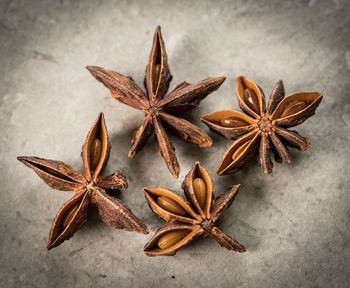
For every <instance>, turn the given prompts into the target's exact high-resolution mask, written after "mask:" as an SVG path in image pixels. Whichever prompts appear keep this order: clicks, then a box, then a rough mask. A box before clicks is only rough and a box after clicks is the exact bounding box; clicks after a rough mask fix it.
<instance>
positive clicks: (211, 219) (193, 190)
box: [144, 162, 245, 256]
mask: <svg viewBox="0 0 350 288" xmlns="http://www.w3.org/2000/svg"><path fill="white" fill-rule="evenodd" d="M239 186H240V185H233V186H232V187H231V188H230V189H229V190H227V191H226V192H224V193H222V194H221V195H219V196H218V197H216V198H215V200H213V198H214V187H213V183H212V179H211V177H210V175H209V173H208V172H207V171H206V170H205V169H204V168H203V167H202V166H201V165H200V164H199V162H196V164H195V165H194V167H193V168H192V169H191V171H190V172H189V173H188V174H187V175H186V177H185V180H184V181H183V183H182V188H183V189H184V191H185V195H186V198H187V199H188V201H189V202H187V201H186V200H185V199H183V198H182V197H180V196H179V195H177V194H176V193H175V192H173V191H171V190H169V189H166V188H160V187H157V188H145V189H144V192H145V196H146V199H147V201H148V204H149V206H150V208H151V209H152V211H153V212H154V213H155V214H156V215H157V216H159V217H160V218H163V219H164V220H165V221H167V222H168V223H169V224H166V225H165V226H163V227H162V228H160V229H159V230H158V231H157V232H156V233H155V234H154V236H153V237H152V238H151V239H150V240H149V242H148V243H147V244H146V245H145V248H144V251H145V253H146V254H147V255H148V256H161V255H167V256H171V255H174V254H175V253H176V252H177V250H179V249H180V248H182V247H183V246H185V245H187V244H188V243H189V242H191V241H192V240H193V239H194V238H195V237H197V236H200V235H204V236H212V237H214V238H215V239H216V240H217V241H218V242H219V244H220V245H221V246H223V247H225V248H227V249H228V250H234V251H237V252H244V251H245V247H244V246H243V245H242V244H240V243H238V242H237V241H236V240H234V239H233V238H232V237H230V236H229V235H227V234H225V233H224V232H222V231H221V230H220V229H219V228H218V227H217V226H215V222H216V221H217V220H218V218H219V216H220V215H221V213H222V212H223V211H224V210H225V209H226V208H228V207H229V206H230V205H231V204H232V201H233V199H234V197H235V196H236V194H237V191H238V189H239Z"/></svg>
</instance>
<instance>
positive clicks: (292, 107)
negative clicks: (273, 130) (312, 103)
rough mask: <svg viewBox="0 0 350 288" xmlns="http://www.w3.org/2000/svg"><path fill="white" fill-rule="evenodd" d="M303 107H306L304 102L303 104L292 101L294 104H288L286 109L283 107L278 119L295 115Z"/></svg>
mask: <svg viewBox="0 0 350 288" xmlns="http://www.w3.org/2000/svg"><path fill="white" fill-rule="evenodd" d="M305 107H306V104H305V102H303V101H294V102H292V103H290V104H289V105H287V107H285V108H284V109H283V112H282V114H281V117H280V118H283V117H287V116H290V115H292V114H295V113H297V112H299V111H301V110H303V109H304V108H305Z"/></svg>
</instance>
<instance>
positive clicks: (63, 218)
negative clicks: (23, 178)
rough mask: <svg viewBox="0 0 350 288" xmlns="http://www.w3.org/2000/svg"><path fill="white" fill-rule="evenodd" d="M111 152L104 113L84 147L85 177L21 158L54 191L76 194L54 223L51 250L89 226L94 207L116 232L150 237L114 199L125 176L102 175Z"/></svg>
mask: <svg viewBox="0 0 350 288" xmlns="http://www.w3.org/2000/svg"><path fill="white" fill-rule="evenodd" d="M110 149H111V145H110V142H109V138H108V132H107V128H106V123H105V120H104V116H103V113H101V114H100V115H99V116H98V118H97V119H96V121H95V122H94V124H93V125H92V127H91V129H90V131H89V132H88V134H87V136H86V139H85V141H84V144H83V147H82V152H81V156H82V158H83V163H84V173H83V175H81V174H80V173H78V172H75V171H74V170H73V168H72V167H71V166H69V165H67V164H65V163H63V162H61V161H55V160H47V159H43V158H39V157H27V156H20V157H17V159H18V160H19V161H21V162H22V163H23V164H24V165H26V166H28V167H29V168H31V169H33V170H34V172H35V173H36V174H38V175H39V177H40V178H41V179H42V180H43V181H44V182H45V183H46V184H48V185H49V186H50V187H52V188H54V189H57V190H64V191H74V195H73V197H72V198H70V199H69V200H68V201H67V202H66V203H64V205H63V206H62V207H61V209H60V210H59V212H58V213H57V215H56V218H55V220H54V221H53V223H52V226H51V230H50V235H49V239H48V246H47V248H48V249H51V248H54V247H57V246H58V245H60V244H61V243H62V242H63V241H65V240H68V239H69V238H70V237H72V236H73V234H74V233H75V232H76V231H77V230H79V229H80V228H81V227H82V226H83V225H84V224H85V222H86V220H87V209H88V206H89V205H94V206H95V207H96V208H97V210H98V212H99V216H100V218H101V220H102V221H104V222H105V223H107V224H108V225H110V226H112V227H114V228H117V229H124V230H128V231H136V232H139V233H144V234H147V233H148V229H147V227H146V226H145V225H144V224H143V223H142V222H141V221H140V220H139V219H138V218H137V217H136V216H135V215H134V214H133V213H132V212H131V210H130V209H129V208H128V207H127V206H126V205H125V204H124V203H123V202H122V201H121V200H119V199H117V198H116V197H114V196H113V195H115V194H117V193H119V192H120V191H121V190H124V189H126V188H127V187H128V182H127V179H126V178H125V175H124V174H123V173H122V172H120V171H117V172H115V173H114V174H111V175H108V176H102V175H100V174H101V172H102V170H103V169H104V167H105V166H106V164H107V162H108V159H109V152H110Z"/></svg>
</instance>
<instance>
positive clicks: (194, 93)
mask: <svg viewBox="0 0 350 288" xmlns="http://www.w3.org/2000/svg"><path fill="white" fill-rule="evenodd" d="M86 68H87V69H88V70H89V71H90V72H91V74H92V75H93V76H94V77H95V78H96V79H97V80H98V81H100V82H101V83H103V84H104V85H105V86H106V87H107V88H108V89H109V90H110V92H111V94H112V96H113V97H114V98H115V99H117V100H118V101H120V102H122V103H124V104H126V105H128V106H130V107H133V108H135V109H138V110H141V111H142V112H143V113H144V120H143V122H142V125H141V126H140V127H139V128H137V129H136V131H135V133H134V136H133V139H132V141H131V148H130V150H129V153H128V156H129V157H130V158H132V157H134V156H135V155H136V153H137V152H138V151H139V150H141V149H142V148H143V147H144V145H145V144H146V142H147V140H148V139H149V138H150V137H151V136H152V135H153V134H155V138H156V141H157V144H158V145H157V146H158V151H159V153H160V154H161V156H162V157H163V159H164V161H165V162H166V165H167V167H168V169H169V171H170V173H171V174H172V175H173V176H175V177H178V175H179V171H180V167H179V163H178V160H177V158H176V155H175V149H174V147H173V145H172V143H171V141H170V139H169V137H168V135H167V132H166V130H168V129H169V130H170V131H171V132H172V133H174V134H175V135H177V136H178V137H180V138H182V139H183V140H185V141H187V142H191V143H194V144H197V145H198V146H199V147H210V146H211V145H212V140H211V138H210V137H209V136H208V135H207V134H206V133H205V132H204V131H202V130H201V129H200V128H198V127H197V126H195V125H194V124H192V123H190V122H189V121H187V120H185V119H184V118H181V117H179V114H180V113H182V112H185V111H188V110H191V109H193V108H196V107H197V106H198V105H199V103H200V101H202V100H203V99H204V98H205V97H206V96H207V95H209V94H210V93H212V92H213V91H215V90H216V89H218V88H219V87H220V85H221V84H222V83H223V81H224V80H225V77H210V78H206V79H204V80H202V81H199V82H197V83H195V84H190V83H187V82H181V83H180V84H179V85H177V86H176V87H175V89H174V90H173V91H171V92H169V93H168V88H169V84H170V81H171V79H172V75H171V73H170V68H169V64H168V57H167V53H166V50H165V45H164V41H163V38H162V34H161V31H160V27H159V26H158V27H157V28H156V31H155V33H154V38H153V45H152V48H151V52H150V56H149V60H148V64H147V67H146V73H145V79H144V86H145V88H146V92H144V91H143V90H142V89H141V88H140V87H139V86H138V85H137V84H136V83H135V81H134V80H133V79H132V78H131V77H130V76H124V75H122V74H119V73H118V72H115V71H112V70H108V69H104V68H101V67H96V66H87V67H86Z"/></svg>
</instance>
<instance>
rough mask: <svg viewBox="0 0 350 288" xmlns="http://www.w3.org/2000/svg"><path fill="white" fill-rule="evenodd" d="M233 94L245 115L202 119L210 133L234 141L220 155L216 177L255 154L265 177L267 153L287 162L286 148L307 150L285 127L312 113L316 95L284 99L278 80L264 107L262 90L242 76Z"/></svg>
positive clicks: (305, 142) (219, 113)
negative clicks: (223, 153) (214, 132)
mask: <svg viewBox="0 0 350 288" xmlns="http://www.w3.org/2000/svg"><path fill="white" fill-rule="evenodd" d="M236 93H237V98H238V103H239V106H240V107H241V109H242V110H243V111H244V112H245V113H246V114H243V113H241V112H239V111H235V110H221V111H217V112H214V113H211V114H208V115H205V116H203V117H202V121H203V122H204V123H205V124H207V125H208V126H209V127H210V128H211V129H213V130H214V131H216V132H219V133H220V134H222V135H223V136H225V137H226V138H230V139H237V138H238V139H237V140H235V141H234V142H233V144H232V145H231V147H230V148H229V149H228V150H227V151H226V153H225V155H224V156H223V158H222V161H221V163H220V165H219V167H218V170H217V173H218V174H219V175H224V174H231V173H233V172H235V171H237V170H238V169H240V168H242V167H243V165H244V164H245V163H246V162H248V161H250V160H251V159H253V158H254V157H255V156H256V155H258V161H259V163H260V165H261V168H262V170H263V172H264V174H269V173H271V171H272V167H273V163H272V161H271V159H270V152H271V150H272V152H273V153H274V155H275V161H277V162H280V163H291V157H290V154H289V152H288V149H287V147H286V146H289V147H292V148H297V149H299V150H300V151H305V150H306V149H308V148H309V147H310V142H309V141H308V140H307V139H306V138H304V137H302V136H300V135H299V134H298V132H296V131H293V130H288V129H287V128H289V127H293V126H297V125H299V124H301V123H303V122H304V121H305V120H306V119H308V118H309V117H311V116H312V115H314V114H315V110H316V108H317V106H318V105H319V104H320V102H321V100H322V95H321V94H320V93H318V92H299V93H294V94H292V95H289V96H287V97H284V96H285V92H284V87H283V83H282V81H279V82H277V84H276V87H275V88H274V89H273V91H272V92H271V95H270V98H269V102H268V104H267V106H266V105H265V96H264V92H263V91H262V89H261V88H260V87H259V86H258V85H257V84H255V83H254V82H253V81H252V80H249V79H247V78H246V77H244V76H241V77H238V78H237V80H236ZM247 114H248V115H247ZM250 116H252V117H253V118H252V117H250Z"/></svg>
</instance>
